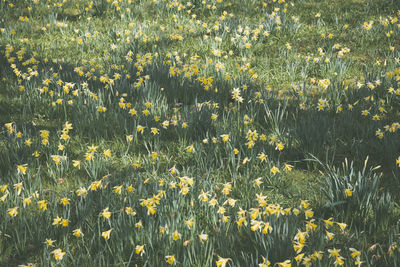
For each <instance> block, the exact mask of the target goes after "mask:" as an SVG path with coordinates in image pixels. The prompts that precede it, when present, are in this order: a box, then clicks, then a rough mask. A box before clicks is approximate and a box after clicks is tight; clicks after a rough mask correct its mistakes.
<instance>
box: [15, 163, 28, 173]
mask: <svg viewBox="0 0 400 267" xmlns="http://www.w3.org/2000/svg"><path fill="white" fill-rule="evenodd" d="M27 166H28V164H23V165H17V171H18V174H20V173H22V174H24V175H25V174H26V168H27Z"/></svg>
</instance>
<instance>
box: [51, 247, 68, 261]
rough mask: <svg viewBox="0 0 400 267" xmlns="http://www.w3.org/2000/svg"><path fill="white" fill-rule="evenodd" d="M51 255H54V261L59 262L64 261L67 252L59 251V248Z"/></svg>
mask: <svg viewBox="0 0 400 267" xmlns="http://www.w3.org/2000/svg"><path fill="white" fill-rule="evenodd" d="M51 253H52V254H53V256H54V259H56V260H57V261H58V260H62V259H63V257H64V255H65V252H63V251H62V250H61V249H59V248H57V249H55V250H53V251H52V252H51Z"/></svg>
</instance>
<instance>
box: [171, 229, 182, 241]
mask: <svg viewBox="0 0 400 267" xmlns="http://www.w3.org/2000/svg"><path fill="white" fill-rule="evenodd" d="M181 236H182V235H181V234H180V233H179V232H178V230H175V232H174V233H173V234H172V240H174V241H176V240H179V239H181Z"/></svg>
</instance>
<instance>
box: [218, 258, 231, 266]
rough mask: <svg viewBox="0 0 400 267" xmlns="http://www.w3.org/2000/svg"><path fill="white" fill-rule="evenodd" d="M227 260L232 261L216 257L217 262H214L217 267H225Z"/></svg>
mask: <svg viewBox="0 0 400 267" xmlns="http://www.w3.org/2000/svg"><path fill="white" fill-rule="evenodd" d="M229 260H232V259H230V258H222V257H221V256H218V260H217V261H216V263H217V267H225V265H226V264H227V263H228V261H229Z"/></svg>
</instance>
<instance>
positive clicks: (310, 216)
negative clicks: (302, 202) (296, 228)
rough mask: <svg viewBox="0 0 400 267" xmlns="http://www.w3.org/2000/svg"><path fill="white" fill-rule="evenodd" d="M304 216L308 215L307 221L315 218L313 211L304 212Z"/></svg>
mask: <svg viewBox="0 0 400 267" xmlns="http://www.w3.org/2000/svg"><path fill="white" fill-rule="evenodd" d="M304 214H305V215H306V219H308V218H312V217H313V216H314V212H313V211H312V209H308V210H306V211H304Z"/></svg>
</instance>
